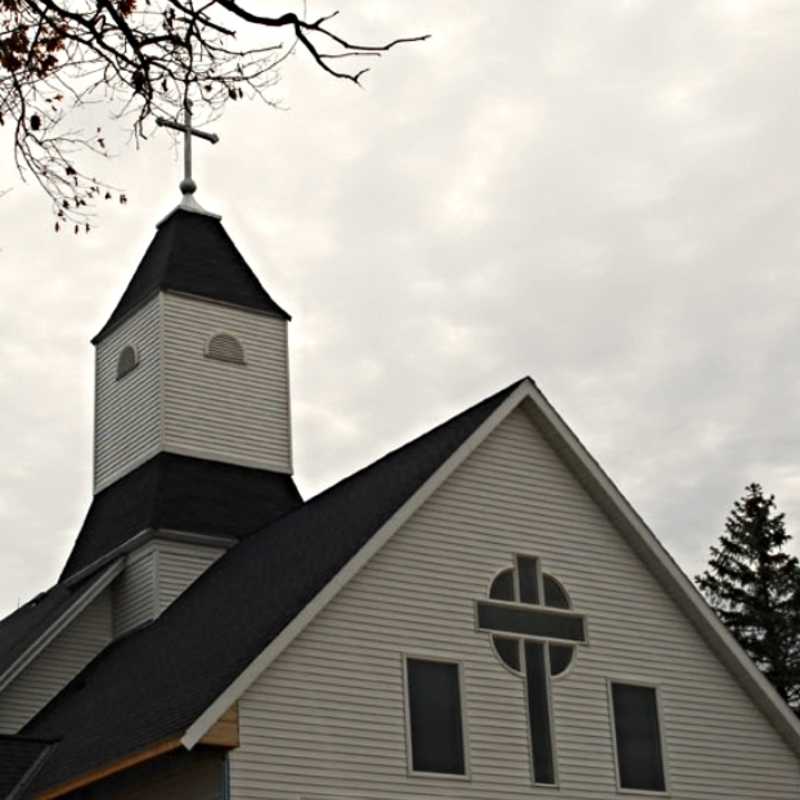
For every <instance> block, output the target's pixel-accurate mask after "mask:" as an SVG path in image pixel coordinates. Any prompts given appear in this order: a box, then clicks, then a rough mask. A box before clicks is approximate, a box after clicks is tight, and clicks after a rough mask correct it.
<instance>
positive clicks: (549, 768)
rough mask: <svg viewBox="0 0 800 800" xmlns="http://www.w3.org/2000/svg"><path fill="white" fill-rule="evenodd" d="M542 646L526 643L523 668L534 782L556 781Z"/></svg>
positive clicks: (548, 696)
mask: <svg viewBox="0 0 800 800" xmlns="http://www.w3.org/2000/svg"><path fill="white" fill-rule="evenodd" d="M544 648H545V645H544V644H542V643H541V642H525V671H526V672H527V677H528V722H529V723H530V728H531V746H532V747H533V779H534V781H535V782H536V783H550V784H553V783H555V782H556V767H555V757H554V755H553V732H552V731H551V730H550V689H549V687H548V685H547V684H548V681H547V670H546V668H545V654H544Z"/></svg>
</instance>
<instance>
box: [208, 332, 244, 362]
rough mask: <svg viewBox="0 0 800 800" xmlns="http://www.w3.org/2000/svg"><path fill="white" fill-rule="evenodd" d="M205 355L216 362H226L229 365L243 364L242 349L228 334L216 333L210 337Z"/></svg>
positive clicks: (237, 341) (233, 337) (234, 338)
mask: <svg viewBox="0 0 800 800" xmlns="http://www.w3.org/2000/svg"><path fill="white" fill-rule="evenodd" d="M206 355H207V356H208V357H209V358H214V359H216V360H217V361H228V362H230V363H231V364H244V348H243V347H242V345H241V344H240V343H239V340H238V339H237V338H236V337H235V336H231V335H230V334H229V333H218V334H217V335H216V336H212V337H211V341H210V342H209V343H208V348H207V349H206Z"/></svg>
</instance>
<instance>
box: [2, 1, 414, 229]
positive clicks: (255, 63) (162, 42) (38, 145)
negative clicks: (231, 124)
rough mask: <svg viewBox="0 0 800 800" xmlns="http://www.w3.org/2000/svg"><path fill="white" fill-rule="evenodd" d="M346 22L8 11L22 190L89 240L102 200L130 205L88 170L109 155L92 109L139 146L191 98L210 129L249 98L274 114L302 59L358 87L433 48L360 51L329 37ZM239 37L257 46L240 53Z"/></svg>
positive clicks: (5, 67)
mask: <svg viewBox="0 0 800 800" xmlns="http://www.w3.org/2000/svg"><path fill="white" fill-rule="evenodd" d="M257 5H258V3H257V0H251V6H253V7H255V6H257ZM338 14H339V12H338V11H334V12H332V13H330V14H326V15H323V16H320V17H317V18H316V19H313V20H306V19H303V18H302V17H300V16H298V15H297V14H294V13H285V14H280V15H277V16H265V15H263V14H259V13H256V12H255V11H253V10H250V8H246V7H245V6H244V4H243V3H242V2H240V0H200V1H198V0H0V125H4V124H6V123H11V124H12V125H13V147H14V159H15V163H16V165H17V169H18V171H19V174H20V176H21V178H22V179H23V180H26V179H29V178H32V179H33V180H34V181H36V182H37V183H38V184H39V185H40V186H41V188H42V189H43V191H44V192H45V193H46V195H47V196H49V198H50V200H51V203H52V206H53V211H54V213H55V214H56V216H57V220H56V222H55V226H56V228H57V229H62V228H64V227H67V226H68V227H69V228H71V229H73V230H75V231H76V232H78V231H80V230H88V229H89V222H90V219H91V217H92V215H93V213H94V209H95V207H96V203H97V200H99V199H102V198H105V199H113V198H117V199H118V200H119V202H123V203H124V202H126V197H125V195H124V193H122V192H120V191H119V190H118V189H114V188H112V187H111V186H109V185H106V184H105V183H103V182H101V181H99V180H97V179H95V177H94V176H92V175H90V174H88V172H87V171H86V169H85V168H84V167H82V164H83V163H84V161H85V159H84V157H85V156H86V155H88V154H90V153H92V154H99V155H106V154H107V151H108V143H107V141H106V135H105V133H104V131H103V130H102V128H101V127H96V126H95V125H92V126H89V125H87V123H86V122H85V119H86V113H87V111H89V110H90V109H92V108H94V107H97V106H98V105H99V104H103V109H104V112H105V114H106V116H107V118H108V119H109V120H110V122H111V123H112V125H117V126H118V125H122V126H123V127H127V129H128V131H129V133H130V139H131V140H132V141H133V142H135V143H136V144H137V145H138V144H139V143H141V142H143V141H145V140H146V139H147V137H148V135H149V133H150V132H151V131H152V130H153V124H154V122H155V118H156V117H157V116H163V117H173V118H174V117H176V116H177V115H178V114H179V113H180V110H181V109H182V108H183V106H184V103H185V100H186V98H187V97H188V95H189V93H190V92H191V93H192V94H193V95H194V96H193V100H194V101H195V109H196V110H197V111H199V112H200V116H201V118H203V117H204V118H205V119H212V118H216V117H218V116H219V115H221V114H222V113H223V111H224V109H225V106H226V105H227V103H229V102H234V101H237V100H241V99H243V98H244V97H245V96H247V97H253V98H259V99H261V100H263V101H264V102H266V103H267V104H270V105H274V102H273V101H271V100H270V99H269V90H270V89H271V87H273V86H274V85H275V83H276V82H277V81H278V79H279V75H278V71H277V70H278V67H279V66H280V65H281V64H282V63H283V62H284V61H285V59H286V58H287V56H288V55H289V54H290V53H292V52H293V51H294V50H295V48H297V49H298V50H299V51H300V52H302V51H305V52H306V54H307V55H309V56H310V57H311V59H312V60H313V62H314V63H316V64H317V66H319V67H320V68H321V69H322V70H323V71H324V72H325V73H327V74H328V75H331V76H332V77H335V78H338V79H343V80H347V81H350V82H352V83H354V84H357V85H360V82H361V79H362V77H363V76H364V74H365V73H366V72H367V71H368V69H369V68H368V67H365V66H356V65H354V66H353V68H352V69H345V68H344V67H340V66H338V65H339V64H342V65H344V64H345V62H346V63H347V64H349V63H350V62H351V60H353V59H355V60H356V61H358V60H359V59H361V58H369V59H374V58H377V57H380V56H382V55H383V54H385V53H387V52H388V51H390V50H391V49H392V48H394V47H396V46H398V45H400V44H406V43H411V42H421V41H424V40H425V39H427V38H428V36H427V35H426V36H412V37H403V38H396V39H392V40H391V41H388V42H386V43H385V44H374V45H370V44H367V45H364V44H355V43H353V42H351V41H349V40H348V39H346V38H345V37H343V36H341V35H339V34H338V33H334V32H333V31H332V30H331V29H330V27H329V25H330V23H331V21H332V20H334V19H335V18H336V17H337V16H338ZM239 34H245V35H246V37H245V36H243V37H242V38H247V39H248V41H250V40H251V39H252V40H253V41H254V42H255V45H254V46H250V47H246V46H242V45H240V44H239V36H238V35H239ZM253 34H255V36H253ZM320 44H325V45H326V46H327V48H329V49H330V50H332V51H333V52H328V51H327V48H326V50H325V51H322V50H320V47H319V45H320ZM334 65H336V66H334ZM71 120H72V126H71V127H68V126H69V125H70V121H71Z"/></svg>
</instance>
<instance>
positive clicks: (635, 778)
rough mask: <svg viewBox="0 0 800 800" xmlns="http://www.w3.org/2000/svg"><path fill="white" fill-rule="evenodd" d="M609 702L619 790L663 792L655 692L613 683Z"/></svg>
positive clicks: (645, 688)
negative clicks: (612, 722) (612, 721)
mask: <svg viewBox="0 0 800 800" xmlns="http://www.w3.org/2000/svg"><path fill="white" fill-rule="evenodd" d="M611 703H612V706H613V718H614V736H615V739H616V749H617V773H618V775H619V786H620V789H641V790H646V791H651V792H663V791H665V790H666V779H665V777H664V756H663V752H662V745H661V725H660V723H659V718H658V698H657V697H656V690H655V689H654V688H653V687H652V686H637V685H630V684H625V683H612V684H611Z"/></svg>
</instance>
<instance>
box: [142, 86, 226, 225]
mask: <svg viewBox="0 0 800 800" xmlns="http://www.w3.org/2000/svg"><path fill="white" fill-rule="evenodd" d="M156 125H159V126H160V127H162V128H172V130H175V131H181V132H182V133H183V180H182V181H181V182H180V190H181V194H183V199H184V202H185V203H186V204H187V205H188V206H192V207H194V206H195V205H196V203H194V200H193V198H192V195H193V194H194V193H195V192H196V191H197V184H196V183H195V182H194V179H193V178H192V136H199V137H200V138H201V139H205V140H206V141H207V142H211V144H216V143H217V142H218V141H219V136H217V134H216V133H206V131H201V130H198V129H197V128H193V127H192V101H191V100H187V101H186V102H185V104H184V108H183V123H180V122H173V121H172V120H170V119H165V118H164V117H157V118H156ZM198 209H199V206H198Z"/></svg>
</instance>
